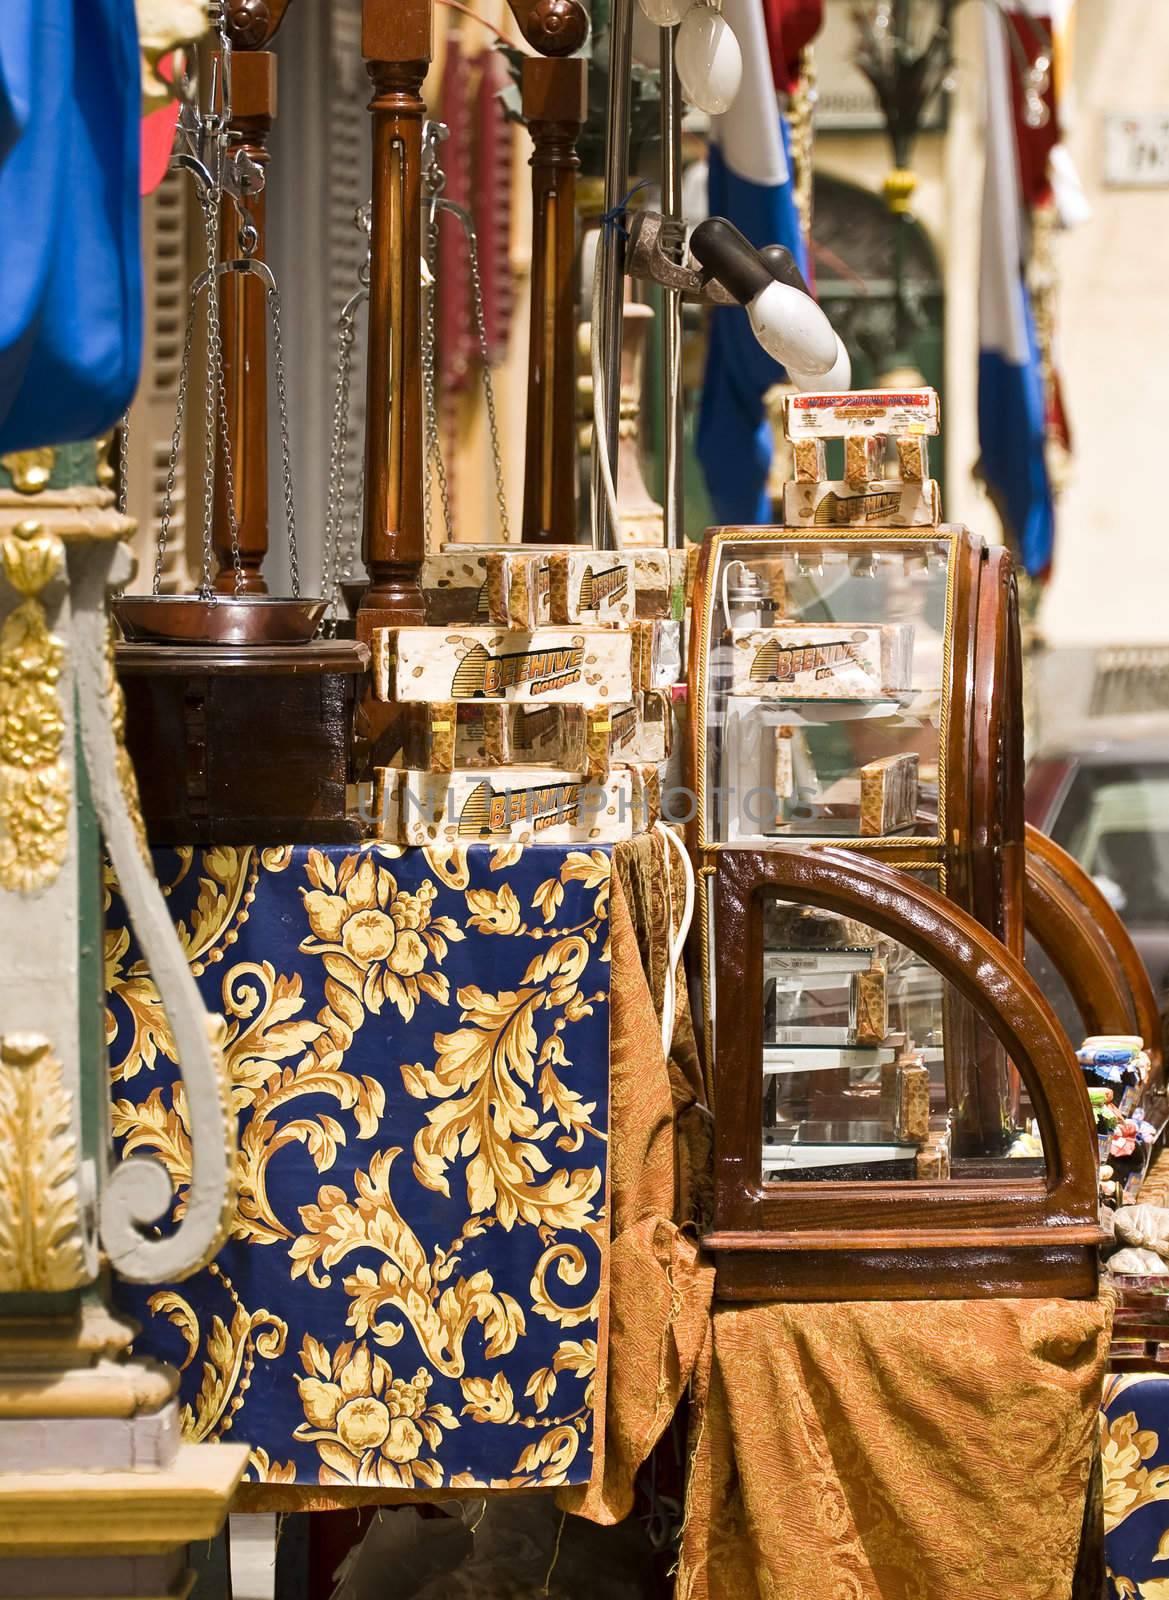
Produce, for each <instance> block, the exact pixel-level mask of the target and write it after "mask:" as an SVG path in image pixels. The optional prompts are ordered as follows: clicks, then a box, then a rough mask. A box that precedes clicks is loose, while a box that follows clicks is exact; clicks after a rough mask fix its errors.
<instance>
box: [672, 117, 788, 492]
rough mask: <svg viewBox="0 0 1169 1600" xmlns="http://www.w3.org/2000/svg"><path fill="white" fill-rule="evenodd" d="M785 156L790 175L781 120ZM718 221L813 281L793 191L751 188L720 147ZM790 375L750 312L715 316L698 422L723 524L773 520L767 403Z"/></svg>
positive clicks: (713, 184)
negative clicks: (782, 255)
mask: <svg viewBox="0 0 1169 1600" xmlns="http://www.w3.org/2000/svg"><path fill="white" fill-rule="evenodd" d="M780 126H781V131H782V134H783V146H784V151H785V153H786V155H787V158H788V169H789V172H790V170H791V136H790V134H789V131H788V127H787V123H786V121H785V120H784V119H783V118H782V117H781V118H780ZM709 211H710V214H711V216H712V217H726V218H727V220H728V221H729V222H733V223H734V225H735V227H736V228H738V229H739V231H740V232H741V233H743V234H745V235H746V236H747V238H748V239H750V241H751V243H752V244H753V245H755V246H756V247H758V248H759V249H762V248H763V246H764V245H768V244H781V245H784V246H786V248H787V249H788V250H790V251H791V253H792V255H793V256H794V257H795V260H796V263H797V264H798V266H799V269H800V271H801V272H802V273H803V274H804V276H805V277H807V273H808V260H807V250H806V247H805V244H804V237H803V233H802V232H801V229H800V220H799V213H798V212H797V210H796V203H795V191H794V185H793V184H792V182H791V181H790V178H789V181H788V182H787V183H785V184H779V185H776V186H774V187H773V186H771V185H764V184H758V183H751V182H749V181H748V180H747V179H745V178H740V177H739V176H738V175H737V174H736V173H735V172H733V171H732V170H731V169H730V167H728V166H727V163H726V159H725V157H724V156H723V153H722V151H721V149H720V148H719V147H718V145H717V144H712V145H711V148H710V199H709ZM783 378H784V370H783V368H782V367H781V366H780V365H779V363H778V362H776V361H773V360H772V358H771V357H770V356H769V355H768V354H767V352H766V351H765V350H764V349H763V347H762V345H761V344H760V343H759V341H758V340H757V339H756V337H755V335H754V334H753V333H752V332H751V324H750V322H749V321H748V318H747V313H746V312H745V311H743V310H741V309H740V308H739V307H737V306H735V307H729V306H717V307H715V309H714V310H713V311H712V312H711V313H710V344H709V347H708V351H707V357H706V374H705V377H704V379H703V386H702V404H701V409H700V411H699V416H698V440H697V450H698V459H699V461H700V462H701V463H702V470H703V473H704V474H705V476H706V486H707V490H708V492H709V494H710V498H711V503H712V505H713V507H714V513H715V517H716V520H717V521H718V522H720V523H748V524H750V523H757V522H770V521H771V502H770V500H769V499H768V496H767V475H768V472H769V471H770V468H771V450H772V441H771V428H770V425H769V424H768V422H767V414H766V410H765V408H764V405H763V396H764V395H765V394H766V392H767V390H768V389H770V388H771V387H772V385H773V384H776V383H782V381H783Z"/></svg>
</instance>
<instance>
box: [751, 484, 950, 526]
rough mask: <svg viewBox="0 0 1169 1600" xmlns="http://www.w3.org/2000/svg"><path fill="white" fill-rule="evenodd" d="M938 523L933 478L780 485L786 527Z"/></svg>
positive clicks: (939, 513)
mask: <svg viewBox="0 0 1169 1600" xmlns="http://www.w3.org/2000/svg"><path fill="white" fill-rule="evenodd" d="M941 519H942V499H941V495H940V493H939V491H938V485H937V480H936V479H934V478H930V479H928V480H927V481H926V482H925V483H903V482H902V481H901V479H900V478H873V479H870V480H869V481H868V482H867V483H865V484H863V485H860V484H857V483H850V482H847V481H845V480H844V479H828V480H827V481H826V482H824V483H785V484H784V486H783V520H784V523H785V525H786V526H787V527H789V528H936V527H937V525H938V523H939V522H940V521H941Z"/></svg>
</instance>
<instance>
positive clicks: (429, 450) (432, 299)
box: [422, 159, 455, 544]
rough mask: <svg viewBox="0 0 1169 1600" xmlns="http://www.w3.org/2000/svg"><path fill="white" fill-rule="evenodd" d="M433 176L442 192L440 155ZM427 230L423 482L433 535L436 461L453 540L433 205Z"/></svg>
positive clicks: (446, 524) (449, 538) (445, 523)
mask: <svg viewBox="0 0 1169 1600" xmlns="http://www.w3.org/2000/svg"><path fill="white" fill-rule="evenodd" d="M432 176H433V178H434V179H435V180H436V187H435V190H434V192H435V194H436V195H437V194H439V193H441V190H442V187H443V184H444V183H445V178H444V177H443V173H442V168H441V167H440V166H439V164H438V161H437V159H435V160H434V161H433V163H432ZM426 233H427V253H428V255H429V258H430V267H431V272H430V279H431V281H430V283H429V285H428V287H427V290H426V331H425V336H424V339H423V345H422V376H423V387H424V393H425V401H426V460H427V468H428V470H427V473H426V481H425V483H424V485H423V491H424V493H423V501H424V514H425V521H426V533H427V537H428V538H429V535H430V471H429V468H430V467H431V466H432V465H433V469H434V475H435V477H436V478H437V479H438V492H439V498H440V500H441V502H442V523H443V531H444V533H445V536H446V542H447V543H448V544H452V543H453V542H454V537H455V531H454V517H453V515H452V512H451V494H450V485H449V483H448V482H447V475H446V463H445V462H444V461H443V458H442V441H441V439H440V437H439V428H438V381H437V374H436V370H435V367H436V357H437V331H438V330H437V309H436V300H437V295H438V287H437V281H436V277H435V270H434V269H435V267H436V265H437V263H438V212H437V211H436V210H435V209H433V208H432V209H431V213H430V223H429V226H428V227H427V230H426Z"/></svg>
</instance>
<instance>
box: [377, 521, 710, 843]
mask: <svg viewBox="0 0 1169 1600" xmlns="http://www.w3.org/2000/svg"><path fill="white" fill-rule="evenodd" d="M686 570H687V563H686V558H685V552H684V551H677V552H675V551H670V550H662V549H643V550H620V551H606V550H593V549H592V548H591V547H586V546H576V545H573V546H531V545H498V544H496V545H460V544H451V545H444V546H443V547H441V548H440V549H438V550H436V551H434V552H432V553H431V554H430V555H429V556H428V557H427V560H426V563H425V565H424V567H423V589H424V592H425V595H426V602H427V613H428V618H429V621H428V624H427V626H426V627H419V628H381V629H378V630H376V631H375V633H374V636H373V673H374V693H375V695H376V697H377V698H378V699H379V700H385V701H392V702H394V703H395V704H397V705H398V706H399V707H401V708H402V712H403V714H402V716H401V719H400V722H401V727H402V740H401V746H400V749H399V751H398V753H397V754H396V755H395V757H394V762H395V764H394V765H392V766H386V767H379V768H378V769H377V770H376V783H375V792H374V806H375V816H376V818H377V824H378V829H379V832H380V833H381V835H382V837H383V838H386V839H388V840H392V841H394V842H395V843H398V844H423V845H427V844H434V843H441V844H453V843H457V842H462V843H473V842H476V841H479V842H488V843H503V842H511V843H518V844H528V843H534V842H541V841H543V842H547V843H554V844H606V843H613V842H615V841H617V840H620V839H626V838H629V837H631V836H632V835H633V834H635V833H639V832H641V831H643V830H644V829H645V828H648V827H650V826H652V824H653V823H654V822H655V821H656V819H657V817H658V816H659V814H660V809H661V788H660V769H661V766H662V764H663V763H664V762H665V761H666V760H667V758H668V756H669V754H670V744H671V730H672V727H673V710H672V705H671V693H672V688H673V685H674V684H675V683H676V682H677V680H678V679H679V678H680V676H681V659H680V649H681V620H680V619H681V615H682V609H683V603H684V600H683V597H684V592H685V581H686Z"/></svg>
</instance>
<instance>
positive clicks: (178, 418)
mask: <svg viewBox="0 0 1169 1600" xmlns="http://www.w3.org/2000/svg"><path fill="white" fill-rule="evenodd" d="M195 309H196V303H195V300H194V298H193V297H192V300H191V304H190V306H189V308H188V310H187V330H186V333H185V334H184V336H183V357H182V361H181V363H180V366H179V390H178V395H177V397H176V400H175V425H174V431H173V432H172V434H171V441H170V459H169V461H168V462H167V471H166V488H165V490H164V491H163V496H162V516H161V518H160V520H159V524H158V539H157V541H156V543H155V548H154V584H153V588H152V593H154V594H161V593H162V567H163V562H164V561H165V559H166V547H167V541H168V539H169V538H170V522H171V517H172V515H173V511H174V497H175V485H176V483H177V481H178V472H179V451H180V450H181V448H182V443H183V426H184V423H185V421H186V412H187V387H188V384H189V381H190V376H191V346H192V344H193V342H194V338H195Z"/></svg>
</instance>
